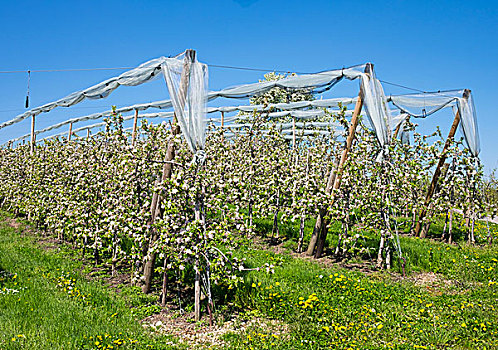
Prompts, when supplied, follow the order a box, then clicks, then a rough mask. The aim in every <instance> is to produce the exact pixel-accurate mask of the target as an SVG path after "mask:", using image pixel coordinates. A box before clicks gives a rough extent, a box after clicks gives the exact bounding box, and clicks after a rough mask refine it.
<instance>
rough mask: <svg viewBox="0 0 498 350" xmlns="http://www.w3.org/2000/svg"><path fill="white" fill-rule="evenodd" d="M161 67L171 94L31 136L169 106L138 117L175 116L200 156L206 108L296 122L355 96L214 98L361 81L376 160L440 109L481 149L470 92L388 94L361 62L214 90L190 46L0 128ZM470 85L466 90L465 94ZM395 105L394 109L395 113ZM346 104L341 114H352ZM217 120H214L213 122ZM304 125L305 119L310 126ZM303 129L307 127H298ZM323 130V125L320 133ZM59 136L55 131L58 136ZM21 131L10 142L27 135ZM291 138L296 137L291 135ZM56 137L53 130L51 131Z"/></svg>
mask: <svg viewBox="0 0 498 350" xmlns="http://www.w3.org/2000/svg"><path fill="white" fill-rule="evenodd" d="M161 72H162V73H163V76H164V79H165V81H166V85H167V87H168V91H169V94H170V99H169V100H162V101H155V102H149V103H140V104H134V105H130V106H126V107H122V108H118V109H116V110H114V111H113V110H108V111H104V112H101V113H93V114H90V115H85V116H82V117H77V118H71V119H68V120H66V121H63V122H60V123H58V124H55V125H52V126H49V127H47V128H44V129H42V130H37V131H35V135H38V134H41V133H44V132H48V131H51V130H55V129H58V128H60V127H62V126H64V125H68V124H73V123H77V122H82V121H88V120H97V119H100V118H102V117H106V116H111V115H112V114H113V113H126V112H131V111H137V112H138V111H144V110H147V109H149V108H156V109H169V108H173V110H174V113H173V112H156V113H148V114H142V115H140V116H139V117H140V118H157V117H161V118H171V117H173V115H174V116H175V117H176V119H177V120H178V124H179V125H180V130H181V132H182V134H183V136H184V137H185V140H186V142H187V144H188V147H189V149H190V150H191V151H192V152H193V153H194V154H199V155H198V156H196V157H197V158H202V156H203V153H202V152H203V150H204V145H205V138H206V123H207V122H208V121H210V122H216V119H212V118H211V119H208V118H206V117H205V115H206V113H214V112H222V113H225V112H228V113H230V112H234V111H235V112H236V111H241V112H254V111H257V112H267V116H268V119H272V118H281V117H285V116H287V117H291V118H294V119H298V120H301V121H305V120H312V119H315V118H320V117H323V116H325V115H326V113H325V112H324V111H323V108H331V107H338V106H340V105H342V106H345V105H350V104H354V103H356V102H357V101H358V100H357V98H356V97H353V98H351V97H345V98H332V99H323V100H313V101H299V102H288V103H276V104H270V105H240V106H223V107H221V106H220V107H209V108H207V107H206V103H207V101H212V100H215V99H217V98H229V99H245V98H250V97H254V96H258V95H261V94H264V93H266V92H268V91H270V90H271V89H274V88H281V89H284V90H286V91H292V90H303V89H304V90H305V91H307V92H309V93H313V94H319V93H323V92H325V91H327V90H329V89H331V88H332V87H333V86H335V85H336V84H337V83H338V82H339V81H341V80H342V79H348V80H356V79H358V80H359V83H360V89H361V97H362V100H363V106H364V111H365V115H366V117H367V120H368V121H369V124H370V126H371V128H372V129H373V130H374V132H375V135H376V137H377V140H378V143H379V146H380V148H381V152H380V153H379V156H378V159H379V160H381V159H382V157H383V155H384V154H385V152H386V151H387V145H388V144H389V143H390V141H391V137H392V131H393V130H396V129H400V130H401V134H400V135H401V138H402V139H403V137H405V138H406V134H405V133H404V131H403V130H402V128H403V124H404V123H406V120H407V118H408V117H409V116H413V117H415V118H426V117H427V116H429V115H431V114H433V113H435V112H437V111H439V110H440V109H442V108H446V107H452V108H454V109H455V111H457V112H458V113H459V114H460V117H461V124H460V127H461V129H462V132H463V134H464V138H465V140H466V144H467V145H468V147H469V149H470V151H471V153H472V155H474V156H477V155H478V154H479V151H480V145H479V134H478V128H477V120H476V111H475V106H474V102H473V98H472V95H471V93H470V91H468V90H458V91H445V92H434V93H420V94H407V95H397V96H389V97H386V95H385V93H384V90H383V88H382V84H381V83H380V81H379V80H378V79H377V78H376V76H375V72H374V70H373V65H371V64H369V63H366V64H362V65H357V66H352V67H348V68H342V69H335V70H327V71H323V72H318V73H313V74H300V75H291V76H288V77H286V78H284V79H280V80H275V81H264V82H258V83H252V84H243V85H239V86H234V87H229V88H225V89H222V90H219V91H211V92H208V90H207V85H208V66H207V65H206V64H203V63H200V62H198V61H197V58H196V56H195V51H192V50H187V51H185V52H184V53H182V54H180V55H178V56H175V57H159V58H156V59H153V60H150V61H148V62H145V63H143V64H141V65H140V66H138V67H136V68H134V69H131V70H129V71H127V72H124V73H123V74H121V75H119V76H116V77H113V78H111V79H108V80H106V81H103V82H101V83H99V84H96V85H94V86H91V87H89V88H87V89H84V90H81V91H78V92H74V93H72V94H70V95H68V96H66V97H64V98H62V99H59V100H57V101H54V102H51V103H48V104H45V105H43V106H41V107H36V108H34V109H31V110H29V111H27V112H25V113H23V114H20V115H18V116H16V117H15V118H13V119H12V120H9V121H7V122H4V123H2V124H0V129H1V128H4V127H6V126H9V125H12V124H14V123H17V122H20V121H22V120H24V119H26V118H28V117H30V116H37V115H39V114H42V113H47V112H49V111H51V110H53V109H54V108H57V107H70V106H73V105H75V104H77V103H80V102H82V101H83V100H85V99H101V98H105V97H107V96H109V94H111V93H112V92H113V91H114V90H115V89H117V88H118V87H119V86H137V85H140V84H143V83H146V82H148V81H151V80H153V79H156V78H157V77H159V76H161V74H160V73H161ZM466 91H468V92H466ZM389 102H390V103H392V105H393V106H394V107H395V108H396V109H397V112H393V111H391V110H390V108H389ZM398 111H399V112H398ZM351 112H352V111H351V110H348V111H346V115H351ZM132 118H133V116H124V120H129V119H132ZM243 118H244V117H243V116H240V115H239V116H235V117H227V118H226V119H225V122H235V123H240V121H243ZM218 123H219V120H218ZM102 125H103V123H96V124H93V125H90V126H85V127H82V128H77V129H74V131H73V132H76V131H81V130H85V129H91V128H93V127H98V126H102ZM308 126H310V125H308ZM301 131H303V133H302V134H305V133H311V131H312V130H309V131H308V130H306V129H305V126H304V125H303V127H302V130H301ZM324 132H325V131H324ZM63 134H64V133H62V134H58V135H55V136H60V135H63ZM29 136H30V134H26V135H23V136H21V137H18V138H17V139H14V140H11V141H10V142H15V141H19V140H23V139H25V138H27V137H29ZM294 136H295V135H294ZM52 137H54V136H52Z"/></svg>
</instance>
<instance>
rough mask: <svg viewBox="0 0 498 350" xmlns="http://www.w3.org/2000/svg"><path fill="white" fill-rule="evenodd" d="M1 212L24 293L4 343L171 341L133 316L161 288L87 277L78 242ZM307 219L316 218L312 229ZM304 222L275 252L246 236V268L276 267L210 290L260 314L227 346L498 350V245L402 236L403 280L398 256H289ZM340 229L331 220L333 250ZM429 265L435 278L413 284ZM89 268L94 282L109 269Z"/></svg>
mask: <svg viewBox="0 0 498 350" xmlns="http://www.w3.org/2000/svg"><path fill="white" fill-rule="evenodd" d="M6 215H7V214H5V213H0V271H2V272H0V273H1V277H0V290H4V288H8V289H16V290H19V292H18V293H15V294H11V293H8V294H5V291H4V294H0V349H49V348H50V349H59V348H60V349H85V348H87V349H89V348H99V347H100V348H101V347H102V345H103V344H104V343H105V344H106V345H107V344H110V343H112V346H113V348H115V349H119V348H132V349H133V348H134V349H147V348H155V349H168V348H171V346H170V345H168V342H169V341H173V342H174V339H171V338H170V337H165V336H162V337H159V336H154V335H151V334H149V333H147V332H146V331H145V330H144V329H143V328H142V327H141V326H140V324H139V323H138V321H137V319H140V318H143V317H145V316H147V315H149V314H151V313H154V312H158V311H160V309H161V308H160V307H159V306H158V305H157V303H156V302H157V297H158V296H157V295H144V294H142V293H141V292H140V290H139V288H137V287H131V286H122V287H121V293H119V294H117V293H115V292H114V291H111V290H109V289H107V288H106V287H105V286H103V285H102V284H100V283H98V282H96V281H89V279H88V277H87V275H88V274H89V273H90V272H91V269H89V268H88V266H84V265H85V264H84V263H82V262H81V261H80V260H79V259H80V255H79V253H78V252H77V251H76V250H72V249H70V247H68V246H61V247H60V248H59V249H57V250H50V251H45V250H43V249H41V248H40V246H39V245H38V244H37V242H36V240H35V239H36V237H35V236H30V235H21V234H20V229H14V228H12V227H10V226H8V225H7V224H6V223H5V221H6V219H7V217H6ZM256 224H257V227H258V231H259V232H271V225H272V221H271V219H267V220H257V221H256ZM438 225H440V223H439V222H437V223H436V225H435V227H436V228H437V227H438ZM481 226H482V225H481ZM312 227H313V222H312V220H309V222H307V225H306V231H307V234H308V235H309V233H310V232H311V230H312ZM479 229H480V230H481V231H482V230H483V228H482V227H480V228H479ZM492 229H493V231H496V227H495V226H493V227H492ZM297 230H298V225H281V226H280V234H281V236H285V237H286V239H287V240H286V241H284V243H283V247H284V248H285V247H287V250H285V249H284V252H283V253H280V254H276V253H273V252H270V251H268V250H266V249H263V248H257V247H254V245H253V244H248V243H249V242H245V243H244V244H241V247H240V249H239V250H238V252H237V255H239V256H240V257H246V258H247V265H248V266H249V267H256V266H262V265H264V264H266V263H270V264H272V265H274V273H272V274H268V273H266V272H264V271H251V272H249V273H247V274H245V275H244V283H243V284H241V285H239V287H237V288H235V289H232V290H226V289H224V288H221V287H219V286H218V287H215V290H214V292H215V294H216V295H215V300H216V301H217V302H218V304H217V305H216V308H217V312H218V313H225V316H226V318H230V315H231V314H235V313H236V314H238V321H237V322H242V321H244V320H252V321H253V323H252V324H251V325H249V326H247V327H246V328H245V330H244V331H242V332H239V333H235V332H231V333H228V334H225V335H224V336H223V337H224V339H225V341H226V344H225V345H223V346H222V348H224V349H322V348H324V349H325V348H332V349H384V348H387V349H389V348H394V349H414V348H427V349H443V348H444V349H446V348H455V349H476V348H479V349H498V341H497V339H498V310H497V308H498V306H495V305H496V301H497V300H498V283H497V282H498V272H497V269H498V245H497V244H493V245H490V246H488V245H481V246H471V245H469V244H467V243H465V242H464V241H462V240H460V241H458V243H457V244H453V245H448V244H446V243H442V242H439V241H436V240H429V239H425V240H421V239H418V238H414V237H409V236H402V237H401V246H402V250H403V255H404V257H405V258H406V272H407V277H406V278H402V277H401V275H400V271H401V268H400V261H399V260H398V259H397V258H396V256H395V255H394V257H393V269H392V271H391V272H385V271H380V272H374V273H370V274H368V275H366V274H364V273H362V272H357V271H351V270H347V269H344V268H340V267H339V265H332V267H328V268H327V267H325V265H323V264H321V263H320V262H316V261H311V260H305V259H302V258H296V257H293V256H292V255H291V254H290V251H291V249H292V248H294V246H295V240H296V238H297V236H296V232H297ZM339 230H340V224H338V223H335V224H334V226H333V228H332V230H331V234H330V235H329V244H330V246H331V247H333V246H334V244H335V241H336V240H337V233H338V232H339ZM359 233H360V234H361V235H362V239H361V245H362V246H365V247H371V248H376V246H377V244H378V237H377V234H376V233H375V232H373V231H372V232H359ZM267 236H269V234H267ZM481 236H482V234H481ZM484 241H485V237H484V238H482V239H481V243H482V242H484ZM374 255H375V254H374ZM361 258H362V256H353V257H351V258H350V259H353V260H354V261H357V262H361V261H362V260H361ZM326 259H330V258H328V257H325V258H324V259H323V260H326ZM323 260H322V261H323ZM80 271H81V272H80ZM428 272H430V273H434V274H435V276H437V278H438V279H437V281H436V283H428V284H421V285H418V284H415V283H414V281H416V280H417V278H418V277H420V276H423V275H424V274H425V275H426V276H427V273H428ZM94 274H95V276H94V279H95V280H98V279H99V278H100V277H101V276H100V274H104V270H101V271H100V272H99V273H98V274H97V273H95V271H94ZM14 276H15V277H14ZM430 276H434V275H432V274H431V275H430ZM69 286H71V289H69V288H68V287H69ZM5 290H6V289H5ZM186 306H188V305H184V307H186ZM99 336H100V338H99ZM13 339H14V340H13ZM132 341H133V343H132ZM96 342H98V345H96ZM119 342H120V343H121V345H119V346H118V344H116V343H119Z"/></svg>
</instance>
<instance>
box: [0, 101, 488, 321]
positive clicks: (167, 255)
mask: <svg viewBox="0 0 498 350" xmlns="http://www.w3.org/2000/svg"><path fill="white" fill-rule="evenodd" d="M269 94H274V95H275V96H277V95H278V94H275V92H270V93H269ZM298 95H299V96H298V97H296V98H299V99H303V98H304V99H306V98H308V97H307V96H306V92H305V93H301V94H298ZM270 97H271V96H270ZM272 98H273V97H272ZM275 98H277V99H279V98H286V99H289V98H290V97H289V95H288V94H283V95H282V96H280V97H278V96H277V97H275ZM260 102H261V101H260V100H259V99H256V100H254V101H253V103H260ZM263 102H264V101H263ZM267 102H268V101H267ZM269 102H278V101H273V100H271V101H269ZM344 114H345V108H341V111H340V112H339V113H336V114H334V115H329V117H328V118H329V119H332V120H335V121H337V122H339V123H342V124H344V125H345V126H347V121H346V118H345V116H344ZM248 117H249V119H248V120H247V121H246V122H247V123H249V124H250V125H251V127H250V128H249V129H248V130H246V131H245V132H242V133H238V132H237V131H235V130H234V132H235V133H236V135H235V137H233V138H231V139H230V140H227V139H226V138H225V137H224V130H222V129H221V128H216V127H214V126H211V127H210V132H209V134H208V139H207V142H206V150H205V152H206V161H205V163H204V164H203V165H198V164H196V163H192V162H191V159H192V155H191V154H190V152H189V151H188V148H187V147H186V146H185V144H184V141H183V140H182V138H181V136H180V135H179V134H178V133H177V132H176V131H175V130H174V128H173V130H172V129H171V128H170V127H169V126H168V125H166V124H162V125H158V126H152V125H150V124H148V123H146V122H145V123H143V125H142V130H141V134H142V137H141V138H140V139H139V140H137V141H136V142H135V143H134V145H132V144H131V143H130V141H129V136H130V135H128V134H127V133H125V132H123V127H122V118H121V116H120V115H114V116H113V117H112V118H110V119H108V120H107V127H106V130H105V131H104V132H101V133H99V134H96V135H94V136H92V137H91V138H88V139H85V140H79V141H67V140H66V139H57V140H52V141H47V142H45V143H44V144H42V145H38V146H37V147H36V150H35V152H30V149H29V147H28V146H19V147H17V148H15V149H1V150H0V202H1V204H2V206H3V207H4V208H6V209H8V210H10V211H13V212H15V213H17V214H18V215H26V216H28V217H29V218H30V220H32V221H33V222H35V223H36V224H37V225H38V226H39V227H40V228H42V229H43V230H44V231H46V232H52V233H53V234H55V235H57V237H58V238H59V239H61V240H64V241H68V242H72V243H73V244H74V245H75V246H77V247H78V248H80V249H81V251H82V254H84V255H91V256H92V257H93V260H94V261H95V263H96V264H99V263H102V262H105V263H107V264H109V265H110V267H111V269H112V271H113V273H114V272H116V271H117V270H118V269H120V268H123V267H131V271H132V274H133V278H134V280H135V281H136V283H139V284H141V285H142V286H143V290H144V292H150V291H151V288H152V287H153V286H152V276H153V274H154V272H157V271H159V272H162V277H163V278H162V281H163V282H162V296H163V297H162V301H163V303H165V302H166V296H167V292H168V288H171V282H172V281H173V280H174V281H176V282H182V283H185V284H187V285H190V284H195V287H196V288H195V289H196V298H195V301H196V316H197V317H198V316H199V315H198V314H199V313H200V299H201V297H200V294H201V291H202V293H203V294H204V295H205V296H206V300H207V302H206V305H207V309H208V311H209V312H210V313H211V312H212V310H213V307H214V296H213V295H212V290H213V285H216V286H219V287H220V288H227V289H231V288H234V287H236V286H237V284H238V283H240V282H241V278H242V273H243V271H244V270H246V269H247V268H248V267H247V266H244V260H243V258H240V257H239V259H237V258H236V257H235V256H234V250H235V249H236V247H237V244H238V243H237V242H238V238H240V237H245V238H247V237H252V236H254V235H255V234H265V235H267V234H269V233H266V232H258V228H257V225H256V224H255V219H256V218H271V219H272V220H273V229H272V233H271V234H272V235H274V236H276V235H278V232H279V227H281V225H282V224H285V223H291V224H292V223H295V222H298V223H299V225H298V227H299V229H298V232H297V235H296V236H297V250H298V251H299V252H301V251H302V250H303V249H304V247H305V245H306V243H307V240H308V238H309V234H310V232H305V224H306V222H307V221H312V220H314V218H315V217H317V215H318V214H319V212H320V210H321V209H323V208H326V209H327V212H328V214H327V215H328V217H327V218H328V220H329V222H333V221H339V222H340V223H341V225H342V230H341V232H340V234H339V237H338V243H337V246H336V247H335V254H336V255H337V256H338V257H340V256H344V254H345V252H347V251H348V250H349V248H351V247H354V246H355V245H356V244H357V240H358V236H359V235H358V234H353V233H352V232H353V230H354V232H355V233H357V232H361V230H368V231H372V232H376V233H377V235H378V237H379V249H378V253H377V256H376V258H377V264H378V266H379V267H382V266H386V267H390V264H391V259H392V257H391V256H392V252H393V250H396V251H398V253H400V249H399V248H400V247H399V242H398V240H397V239H396V235H397V233H398V231H399V227H398V225H399V222H400V219H401V218H408V220H406V221H407V223H408V224H407V225H408V226H410V227H409V229H408V230H407V231H409V230H410V229H412V228H414V225H415V222H416V220H417V214H418V213H419V211H420V210H421V207H422V205H423V203H424V196H425V193H426V188H427V185H428V182H429V180H430V177H431V173H432V169H433V167H434V165H435V163H436V162H437V161H438V159H439V156H440V150H441V148H442V144H443V142H444V141H443V138H442V137H441V135H440V133H439V131H437V132H436V133H435V134H434V135H429V136H422V135H419V134H417V133H414V140H413V142H412V144H406V143H401V142H400V141H398V140H394V141H393V143H392V144H391V145H390V147H389V152H388V153H387V155H386V157H385V160H384V161H383V162H376V160H375V159H376V155H377V154H378V152H379V149H378V146H377V142H376V140H375V135H374V134H373V133H372V132H371V131H370V130H369V129H368V128H366V127H365V125H364V124H363V123H362V122H360V125H359V127H358V130H357V133H356V141H355V145H354V147H353V148H352V151H351V154H350V156H349V160H348V162H347V163H346V164H345V167H344V173H343V180H342V186H341V187H340V188H339V189H337V190H334V191H335V192H334V198H335V199H334V200H331V196H330V194H329V193H328V192H327V190H326V186H327V177H328V176H329V173H330V171H331V169H334V167H335V166H336V164H337V162H338V158H339V157H340V153H341V151H342V148H343V142H341V141H340V138H339V139H336V138H334V137H332V136H330V135H323V134H317V135H315V136H313V137H307V138H302V139H301V141H300V142H298V143H297V144H295V145H293V144H292V143H291V142H289V140H287V139H285V138H284V137H283V136H282V134H281V133H280V131H279V130H278V128H277V127H276V123H275V122H278V121H274V122H272V121H268V120H267V118H266V116H265V113H253V114H252V115H250V116H248ZM409 129H411V130H413V129H415V125H413V124H410V123H408V124H407V126H406V131H408V130H409ZM434 140H435V141H434ZM172 145H173V146H174V148H173V149H174V150H176V152H175V154H173V155H174V159H173V157H172V155H171V154H168V152H170V151H171V149H172V148H171V147H172ZM448 155H449V157H448V159H451V162H450V163H449V165H448V167H447V168H446V169H445V172H446V174H445V176H444V177H443V179H442V181H440V182H439V184H438V190H437V191H436V195H435V196H434V197H433V201H432V202H431V207H430V210H429V215H428V216H427V221H430V220H431V218H433V217H434V216H437V215H447V216H448V218H449V220H448V223H449V225H448V226H451V223H450V222H451V221H450V220H451V213H452V212H453V210H455V209H459V210H462V211H463V213H465V214H467V216H469V217H470V218H474V219H475V218H476V217H477V216H481V215H484V214H488V215H490V214H494V212H495V210H496V208H495V207H494V204H493V203H496V201H495V196H496V186H495V185H494V184H493V183H492V182H485V181H484V180H483V174H482V168H481V167H480V166H479V164H478V163H477V162H476V161H474V160H472V159H471V158H470V157H469V155H468V152H467V151H466V150H465V148H464V147H463V145H462V143H461V142H460V141H456V142H454V143H453V144H452V146H451V147H450V149H449V150H448ZM166 159H169V160H167V161H166ZM165 164H167V165H168V167H169V168H170V170H171V172H170V174H169V175H168V176H167V177H165V176H161V173H163V175H164V172H162V169H163V168H164V166H165ZM469 226H471V225H470V224H469ZM450 232H451V229H449V230H447V231H446V234H445V235H444V237H442V238H443V239H446V240H451V239H452V237H451V233H450ZM469 232H472V230H469ZM469 240H470V241H472V242H473V241H474V240H475V238H474V237H473V235H472V234H471V233H470V234H469ZM400 257H401V256H400ZM252 268H257V269H266V270H267V271H268V272H271V270H272V269H273V266H272V265H271V264H270V263H267V264H266V265H264V266H258V267H252Z"/></svg>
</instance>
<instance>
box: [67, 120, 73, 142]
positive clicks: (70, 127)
mask: <svg viewBox="0 0 498 350" xmlns="http://www.w3.org/2000/svg"><path fill="white" fill-rule="evenodd" d="M72 133H73V123H70V124H69V132H68V133H67V140H68V141H71V134H72Z"/></svg>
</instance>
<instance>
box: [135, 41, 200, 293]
mask: <svg viewBox="0 0 498 350" xmlns="http://www.w3.org/2000/svg"><path fill="white" fill-rule="evenodd" d="M194 59H195V51H194V50H187V52H186V54H185V62H184V65H183V71H182V75H181V78H180V91H179V95H180V97H182V99H181V101H180V104H181V106H182V107H183V106H185V103H186V98H187V91H188V84H189V81H190V67H191V64H192V62H193V61H194ZM172 132H173V135H178V134H180V126H179V125H178V120H177V118H176V115H174V118H173V127H172ZM174 158H175V143H174V142H173V140H170V141H169V142H168V149H167V151H166V161H167V162H171V161H172V160H173V159H174ZM172 171H173V165H172V164H171V163H164V166H163V172H162V176H161V181H162V182H164V181H166V179H169V178H171V173H172ZM150 211H151V219H150V222H149V226H151V225H152V224H154V222H155V219H156V218H157V217H158V216H159V215H160V214H161V197H160V196H159V195H158V194H157V193H154V194H153V196H152V203H151V209H150ZM158 238H159V233H158V232H157V230H153V234H152V236H151V238H150V242H149V248H150V247H151V246H152V245H153V244H154V243H155V242H156V241H157V239H158ZM155 262H156V253H155V252H152V253H150V257H149V258H148V259H147V261H146V263H145V266H144V285H143V287H142V291H143V292H144V293H150V290H151V286H152V277H153V274H154V265H155Z"/></svg>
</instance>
